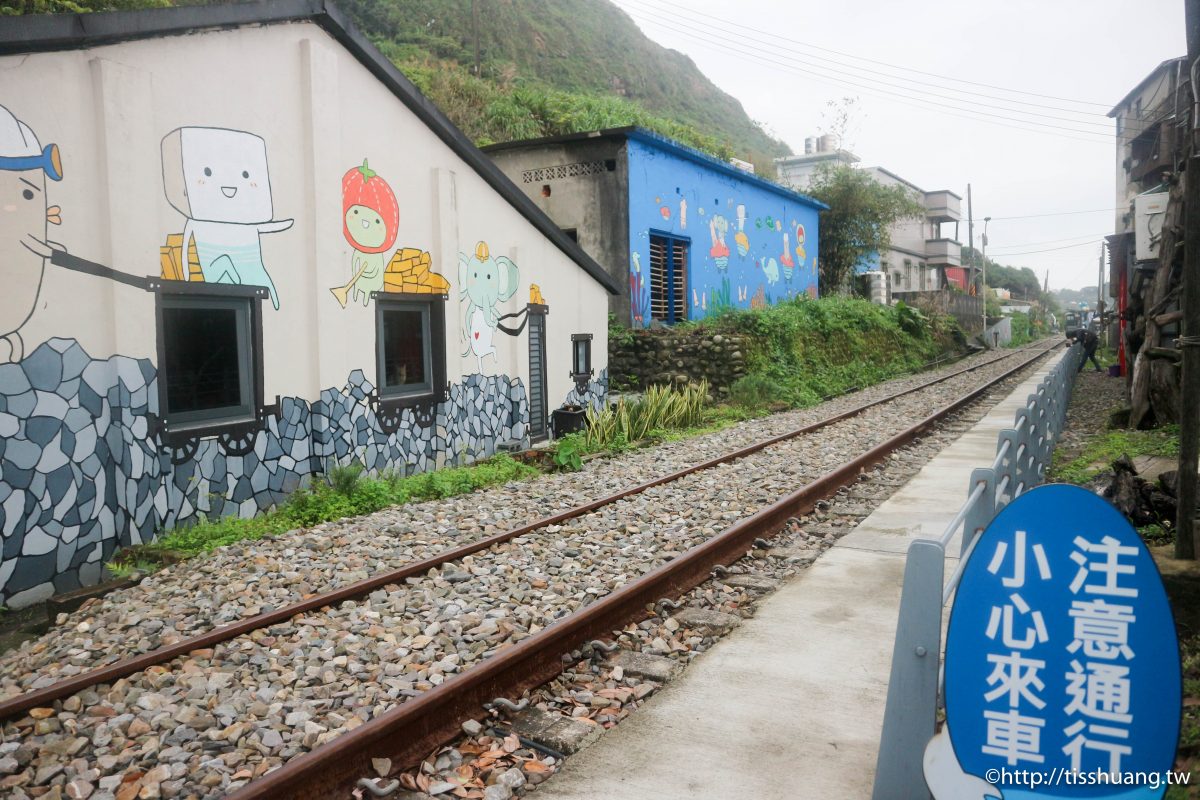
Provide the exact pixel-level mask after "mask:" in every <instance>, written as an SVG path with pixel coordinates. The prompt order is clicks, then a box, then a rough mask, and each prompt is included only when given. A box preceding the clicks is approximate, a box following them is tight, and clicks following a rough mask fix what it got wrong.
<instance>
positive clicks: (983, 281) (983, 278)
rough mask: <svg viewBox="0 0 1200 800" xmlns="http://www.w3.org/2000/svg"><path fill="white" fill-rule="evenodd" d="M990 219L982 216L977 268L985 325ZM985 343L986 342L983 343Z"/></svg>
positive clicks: (984, 323)
mask: <svg viewBox="0 0 1200 800" xmlns="http://www.w3.org/2000/svg"><path fill="white" fill-rule="evenodd" d="M991 221H992V218H991V217H984V218H983V237H982V241H981V242H980V244H982V245H983V252H982V253H980V255H981V256H982V257H983V264H982V266H980V268H979V285H980V286H982V287H983V326H984V328H986V327H987V294H988V290H987V226H988V223H989V222H991ZM984 344H986V342H985V343H984Z"/></svg>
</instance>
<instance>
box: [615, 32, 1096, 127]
mask: <svg viewBox="0 0 1200 800" xmlns="http://www.w3.org/2000/svg"><path fill="white" fill-rule="evenodd" d="M630 16H632V17H635V18H640V19H643V20H645V21H646V22H649V23H651V24H655V25H659V26H661V27H663V28H666V29H667V30H670V31H672V32H674V33H678V34H680V35H682V36H686V37H690V38H693V39H695V40H696V41H699V42H702V43H705V44H716V45H720V46H722V47H725V48H727V49H728V50H730V51H731V52H734V53H736V54H738V55H740V56H742V57H743V58H747V59H750V60H753V61H757V62H759V63H762V64H765V65H767V66H770V67H774V68H780V69H784V70H788V71H790V72H795V73H798V74H805V75H810V76H813V77H816V78H818V79H820V80H824V81H827V82H831V83H834V84H840V85H844V86H850V87H853V88H858V89H867V90H872V91H877V92H882V93H884V94H885V95H889V96H888V97H885V98H884V99H889V100H894V101H896V102H903V101H908V104H910V105H912V104H924V105H917V107H918V108H922V109H923V110H931V111H935V112H936V113H942V114H946V113H947V112H945V111H941V110H940V108H948V109H953V110H954V111H959V112H964V113H967V114H973V115H979V116H971V117H966V119H971V120H974V121H977V122H992V120H989V119H980V117H981V116H982V117H991V118H995V119H997V120H1004V122H992V124H995V125H1002V126H1004V127H1010V128H1017V129H1018V130H1027V131H1031V132H1034V133H1051V134H1053V135H1058V136H1066V138H1071V139H1078V140H1080V141H1089V142H1094V143H1098V144H1111V143H1112V139H1110V138H1109V137H1107V136H1104V134H1102V133H1100V132H1098V131H1090V130H1081V129H1078V128H1069V127H1066V126H1063V125H1054V124H1051V123H1046V122H1038V121H1037V120H1032V119H1020V118H1013V117H1009V116H1004V115H1000V114H992V113H990V112H987V111H976V110H974V109H971V108H964V107H962V106H956V105H950V104H947V103H939V102H937V101H934V100H927V99H925V98H922V97H913V96H912V95H907V94H901V93H899V92H895V91H889V90H887V89H879V88H876V87H874V86H867V85H864V84H861V83H855V82H853V81H849V80H846V79H845V78H839V77H835V76H830V75H825V74H823V73H818V72H813V71H812V70H808V69H804V68H801V67H796V66H793V65H791V64H786V63H783V62H780V61H778V60H776V59H772V58H769V57H767V56H762V55H759V54H757V53H751V52H747V51H744V50H741V49H738V48H734V47H730V46H729V43H728V42H726V41H723V40H720V39H715V38H712V37H711V36H710V35H708V34H707V33H698V32H695V31H693V30H687V29H680V28H676V27H673V26H671V25H668V24H665V23H663V22H661V21H659V20H656V19H653V18H647V17H639V15H638V14H636V13H630ZM870 93H871V91H868V92H867V94H870ZM897 98H899V99H897ZM929 106H935V107H938V108H929ZM1009 111H1010V113H1014V114H1027V115H1034V116H1037V115H1036V114H1034V112H1024V111H1017V110H1015V109H1009ZM949 116H959V115H955V114H949ZM1012 122H1018V123H1022V125H1036V126H1038V127H1039V128H1049V129H1052V130H1050V131H1038V130H1031V129H1029V128H1024V127H1022V126H1021V125H1013V124H1011V123H1012ZM1059 130H1061V131H1068V132H1070V133H1072V134H1080V135H1079V136H1070V135H1068V134H1061V133H1054V131H1059ZM1085 136H1086V137H1096V138H1084V137H1085ZM1101 137H1102V138H1101Z"/></svg>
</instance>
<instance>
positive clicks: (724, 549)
mask: <svg viewBox="0 0 1200 800" xmlns="http://www.w3.org/2000/svg"><path fill="white" fill-rule="evenodd" d="M1051 349H1052V348H1047V349H1045V350H1042V351H1040V352H1038V353H1037V354H1035V355H1034V356H1032V357H1030V358H1028V359H1025V360H1024V361H1022V362H1021V363H1020V364H1018V365H1017V366H1015V367H1013V368H1012V369H1009V370H1007V371H1006V372H1004V373H1003V374H1002V375H1000V376H998V377H996V378H993V379H992V380H989V381H988V382H987V383H985V384H983V385H981V386H979V387H977V388H975V389H973V390H972V391H970V392H968V393H967V394H964V395H962V396H961V397H959V398H958V399H956V400H954V401H953V402H951V403H949V404H948V405H946V406H943V407H942V408H940V409H938V410H937V411H935V412H934V413H933V414H931V415H929V416H928V417H926V418H925V419H923V420H921V421H920V422H918V423H916V424H915V425H912V426H911V427H909V428H907V429H905V430H904V431H902V432H900V433H898V434H896V435H895V436H893V437H891V438H890V439H888V440H887V441H885V442H883V443H881V444H878V445H876V446H875V447H872V448H871V449H870V450H868V451H866V452H865V453H862V454H861V455H859V456H858V457H856V458H854V459H853V460H851V461H849V462H847V463H845V464H843V465H842V466H840V467H838V468H837V469H834V470H832V471H830V472H828V473H826V474H825V475H822V476H821V477H819V478H817V479H816V480H814V481H812V482H811V483H808V484H807V485H805V486H803V487H801V488H800V489H798V490H797V491H795V492H793V493H791V494H789V495H787V496H785V497H783V498H781V499H780V500H778V501H776V502H775V503H773V504H771V505H770V506H767V507H766V508H763V509H760V510H759V511H758V512H756V513H755V514H753V515H751V516H749V517H746V518H745V519H743V520H740V521H738V522H737V523H735V524H734V525H732V526H730V527H728V528H726V529H725V530H724V531H722V532H721V533H719V534H717V535H716V536H714V537H713V538H712V539H709V540H708V541H706V542H703V543H702V544H699V545H696V546H695V547H693V548H691V549H689V550H688V551H686V552H685V553H683V554H682V555H680V556H679V557H677V558H674V559H672V560H671V561H669V562H667V563H666V564H664V565H662V566H661V567H658V568H657V569H654V570H652V571H651V572H649V573H647V574H645V575H643V576H642V577H641V578H638V579H637V580H635V581H633V582H631V583H628V584H626V585H625V586H623V587H621V588H620V589H617V590H616V591H614V592H613V593H611V594H609V595H606V596H605V597H603V598H601V599H600V600H597V601H596V602H595V603H593V604H591V605H590V606H587V607H586V608H583V609H581V610H579V611H577V612H575V613H573V614H571V615H569V616H567V617H564V618H563V619H561V620H559V621H558V622H555V623H554V624H552V625H550V626H548V627H546V628H544V629H543V630H541V631H539V632H538V633H536V634H534V635H533V636H530V637H529V638H527V639H525V640H523V641H521V642H520V643H518V644H516V645H513V646H511V647H508V648H503V649H502V650H500V651H499V652H497V653H496V654H495V655H493V656H491V657H490V658H487V659H485V660H484V661H482V662H481V663H480V664H479V665H478V666H475V667H472V668H470V669H468V670H467V671H465V672H463V673H460V674H458V675H456V676H454V677H452V678H450V679H449V680H447V681H445V682H444V683H442V684H441V685H439V686H436V687H434V688H433V689H431V690H429V691H427V692H424V693H423V694H422V695H421V696H420V697H417V698H414V699H411V700H408V701H406V702H403V703H401V704H400V705H399V706H397V707H395V708H393V709H391V710H389V711H387V712H384V713H383V714H381V715H380V716H378V717H376V718H375V719H373V720H371V721H370V722H367V723H366V724H364V725H362V726H360V727H358V728H356V729H354V730H353V731H350V732H348V733H345V734H343V735H342V736H339V737H337V738H336V739H334V740H332V741H331V742H328V743H327V744H324V745H322V746H320V747H318V748H316V749H314V750H312V751H309V752H308V753H305V754H303V755H300V756H297V757H295V758H293V759H292V760H291V761H288V762H287V763H286V764H284V765H283V766H282V767H280V768H278V769H276V770H274V771H272V772H269V773H267V774H266V775H264V776H263V777H261V778H259V779H257V780H254V781H252V782H251V783H249V784H247V785H245V786H243V787H241V788H239V789H238V790H237V791H235V792H233V793H232V794H230V795H229V798H230V800H278V799H279V798H295V799H296V800H310V799H312V800H324V799H325V798H331V797H341V796H343V795H344V792H346V791H349V790H350V789H351V788H353V786H354V783H355V781H356V780H357V779H358V778H360V777H362V776H363V775H368V774H371V769H372V764H371V759H372V758H383V757H386V758H390V759H392V763H393V764H396V765H411V764H413V763H417V762H418V761H420V760H421V758H422V757H423V756H425V755H427V754H428V753H429V752H430V751H431V750H432V749H434V748H436V747H437V746H439V745H441V744H443V743H444V742H446V741H447V740H449V739H451V738H453V736H454V735H455V734H456V733H457V732H458V731H459V729H460V728H459V726H460V724H461V721H462V720H464V719H467V718H477V717H479V716H480V709H481V708H482V706H483V704H484V703H486V702H488V701H489V700H491V699H492V698H494V697H505V696H516V695H519V694H521V693H523V692H525V691H526V690H529V689H533V688H535V687H537V686H540V685H542V684H544V683H546V682H547V681H549V680H551V679H553V678H554V676H555V675H557V674H559V673H560V672H561V671H562V669H563V662H562V659H561V655H562V654H563V653H569V652H571V651H572V650H573V649H575V648H577V647H579V646H580V645H581V644H582V643H584V642H586V641H588V640H590V639H596V638H598V637H601V636H609V637H611V636H612V632H613V631H614V630H619V629H620V628H621V627H623V626H624V625H625V624H626V623H627V622H628V621H630V620H632V619H636V618H638V617H640V616H643V615H645V614H646V613H647V610H646V609H647V606H648V605H650V604H652V603H654V602H655V601H657V600H658V599H659V598H662V597H668V596H679V595H681V594H683V593H684V592H686V591H688V590H690V589H691V588H693V587H695V586H698V585H700V584H702V583H704V582H705V581H706V580H708V579H709V578H710V577H711V572H712V570H713V568H714V567H715V566H716V565H718V564H731V563H733V562H734V561H736V560H738V559H740V558H741V557H742V556H743V555H745V554H746V552H747V551H748V550H750V549H752V548H753V547H754V540H755V539H756V538H760V537H763V536H764V535H766V536H773V535H774V534H775V533H776V532H777V531H778V530H779V529H780V528H781V527H783V525H784V524H785V523H786V522H787V520H788V519H790V518H792V517H794V516H797V515H800V514H804V513H807V512H808V511H811V510H812V509H813V508H814V507H816V505H817V503H818V502H819V501H820V500H822V499H824V498H825V497H828V496H829V495H830V494H832V493H833V492H835V491H837V490H838V489H840V488H841V487H843V486H846V485H849V484H852V483H854V482H856V481H857V480H858V476H859V475H860V474H861V472H862V470H864V469H868V468H870V467H872V466H874V465H876V464H878V463H880V462H882V461H883V460H884V459H885V458H887V456H889V455H890V454H891V453H892V452H894V451H895V450H897V449H899V448H900V447H903V446H904V445H906V444H908V443H910V442H912V441H913V440H914V439H916V438H918V437H919V436H920V435H921V434H922V433H924V432H925V431H926V430H928V429H929V428H931V427H933V426H934V425H936V424H937V423H938V422H939V421H941V420H942V419H943V418H945V417H946V416H948V415H950V414H953V413H954V412H955V411H958V410H959V409H961V408H962V407H964V406H966V405H968V404H969V403H971V402H973V401H974V400H976V399H977V398H978V397H979V396H981V395H982V394H984V393H985V392H987V391H988V390H989V389H991V388H992V387H993V386H995V385H996V384H997V383H1000V382H1001V381H1003V380H1005V379H1007V378H1009V377H1011V376H1012V375H1014V374H1016V373H1017V372H1019V371H1021V370H1022V369H1025V368H1026V367H1027V366H1029V365H1030V364H1032V363H1034V362H1035V361H1037V360H1038V359H1040V358H1042V357H1043V356H1045V355H1046V354H1047V353H1048V352H1049V351H1050V350H1051Z"/></svg>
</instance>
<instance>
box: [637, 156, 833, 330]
mask: <svg viewBox="0 0 1200 800" xmlns="http://www.w3.org/2000/svg"><path fill="white" fill-rule="evenodd" d="M628 149H629V252H630V258H631V261H630V264H629V273H628V278H627V280H628V283H629V284H630V286H631V287H632V286H633V285H634V284H635V282H636V283H637V285H638V286H639V290H638V292H637V293H635V294H634V296H633V298H632V300H633V302H632V315H631V317H630V321H631V323H632V324H633V325H634V326H635V327H644V326H648V325H649V324H650V315H649V312H648V308H649V298H650V285H649V275H648V270H649V265H650V235H651V233H652V232H655V231H662V232H665V233H670V234H674V235H676V236H679V237H683V238H686V239H688V240H689V241H690V255H689V259H690V263H689V270H688V281H687V294H688V311H687V316H688V318H689V319H700V318H703V317H705V316H708V315H709V314H711V313H714V312H716V311H718V310H720V309H721V308H726V307H734V308H753V307H758V306H763V305H768V304H770V303H775V302H778V301H780V300H782V299H785V298H788V297H795V296H797V295H801V294H807V295H809V296H810V297H816V296H817V249H818V248H817V243H818V240H817V236H818V233H817V208H816V207H814V206H813V205H811V204H809V203H805V202H802V201H800V200H798V199H797V198H795V197H794V196H793V195H791V194H790V193H788V192H786V191H782V190H781V191H778V192H775V191H772V190H770V189H768V188H766V187H764V186H763V185H762V184H760V183H757V182H754V181H750V180H746V179H743V178H740V177H739V176H736V175H732V174H728V173H725V172H721V171H717V170H715V169H712V168H711V167H707V166H705V165H704V164H702V163H698V162H696V161H692V160H690V159H687V158H684V157H681V156H679V155H676V154H675V153H672V152H669V151H667V150H664V149H661V148H659V147H657V146H655V145H654V144H653V143H649V142H644V141H641V140H637V139H633V140H630V141H629V143H628ZM631 291H632V289H631Z"/></svg>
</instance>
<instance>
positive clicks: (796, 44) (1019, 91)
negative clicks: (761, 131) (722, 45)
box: [614, 0, 1111, 114]
mask: <svg viewBox="0 0 1200 800" xmlns="http://www.w3.org/2000/svg"><path fill="white" fill-rule="evenodd" d="M623 1H624V2H627V1H628V0H614V2H617V3H618V4H620V2H623ZM659 2H662V3H663V4H665V5H669V6H675V7H676V8H679V9H682V10H686V11H688V12H690V13H692V14H697V15H700V16H703V17H708V18H709V19H712V20H714V21H717V22H720V23H722V24H725V25H729V26H732V27H737V28H742V29H743V30H748V31H753V32H754V33H759V34H763V35H766V36H770V37H773V38H776V39H780V40H782V41H786V42H787V43H788V44H789V46H794V47H809V48H812V49H813V50H820V51H822V52H826V53H834V54H836V55H840V56H844V57H846V58H852V59H854V60H856V61H865V62H867V63H870V64H877V65H879V66H883V67H889V68H891V69H898V70H901V71H904V72H912V73H914V74H917V75H925V76H927V77H931V78H941V79H943V80H948V81H954V82H956V83H964V84H967V85H970V86H981V87H984V88H987V89H996V90H998V91H1002V92H1009V93H1012V94H1023V95H1028V96H1030V97H1041V98H1043V99H1046V100H1060V101H1062V102H1066V103H1076V104H1078V105H1087V106H1096V107H1098V108H1105V109H1107V108H1110V107H1111V106H1110V104H1108V103H1096V102H1093V101H1090V100H1076V99H1074V98H1071V97H1058V96H1056V95H1049V94H1040V93H1038V92H1027V91H1025V90H1023V89H1010V88H1008V87H1006V86H997V85H995V84H990V83H980V82H978V81H970V80H967V79H965V78H955V77H952V76H949V75H941V74H939V73H936V72H925V71H923V70H919V69H914V68H912V67H905V66H902V65H900V64H892V63H889V62H887V61H878V60H876V59H873V58H867V57H865V56H858V55H854V54H853V53H847V52H845V51H842V50H834V49H832V48H829V47H823V46H821V45H817V44H812V43H810V42H803V41H799V40H795V39H785V38H784V37H782V36H779V35H778V34H775V33H771V32H770V31H764V30H762V29H761V28H754V27H751V26H749V25H743V24H741V23H740V22H735V21H733V20H728V19H724V18H722V17H718V16H714V15H713V14H707V13H705V12H703V11H696V10H694V9H692V8H690V7H688V6H683V5H681V4H679V3H675V2H671V0H659ZM897 77H899V76H897ZM945 88H949V87H945ZM952 91H953V90H952ZM1081 113H1093V114H1094V113H1098V112H1081Z"/></svg>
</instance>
